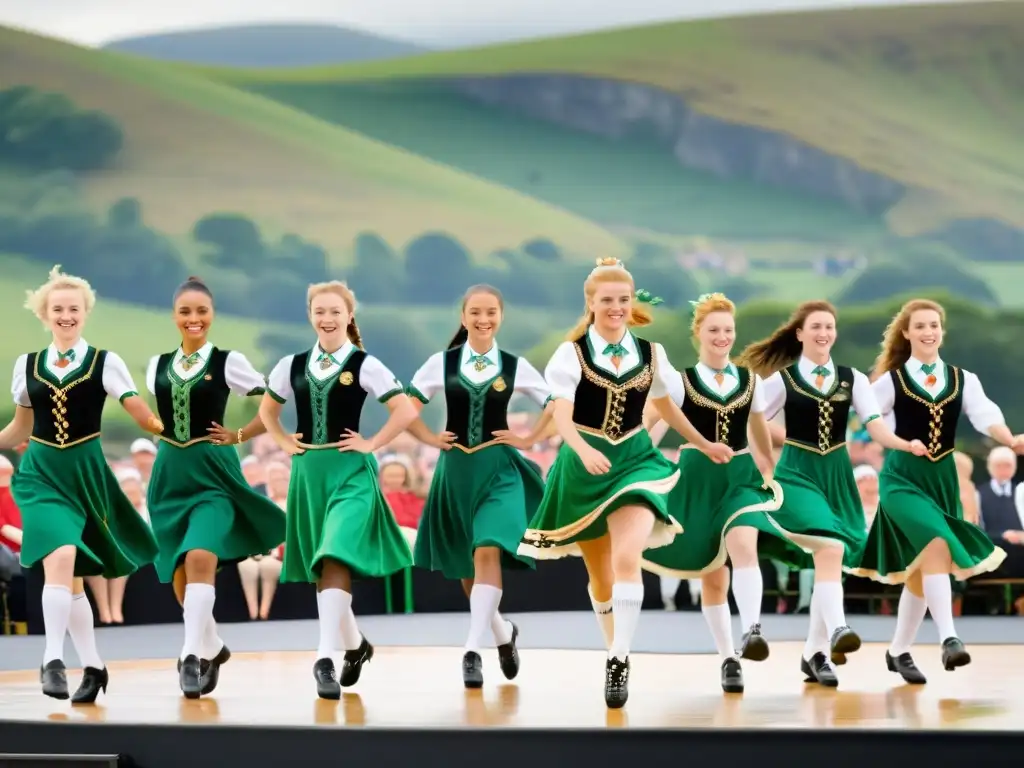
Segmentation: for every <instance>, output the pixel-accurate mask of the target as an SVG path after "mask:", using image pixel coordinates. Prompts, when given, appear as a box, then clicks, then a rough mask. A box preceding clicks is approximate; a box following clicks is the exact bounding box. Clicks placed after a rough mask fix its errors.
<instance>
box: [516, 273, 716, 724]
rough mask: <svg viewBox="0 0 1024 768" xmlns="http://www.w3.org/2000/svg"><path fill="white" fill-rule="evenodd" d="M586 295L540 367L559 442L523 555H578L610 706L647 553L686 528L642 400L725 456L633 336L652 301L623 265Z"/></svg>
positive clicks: (625, 667)
mask: <svg viewBox="0 0 1024 768" xmlns="http://www.w3.org/2000/svg"><path fill="white" fill-rule="evenodd" d="M583 293H584V298H585V301H586V306H585V313H584V316H583V318H582V319H581V320H580V322H579V324H578V325H577V326H576V328H574V329H573V331H572V332H571V333H570V334H569V337H568V338H569V341H566V342H565V343H563V344H562V345H561V346H559V347H558V349H557V350H556V351H555V354H554V356H553V357H552V358H551V361H550V362H549V363H548V365H547V368H546V370H545V379H546V380H547V383H548V386H549V387H550V389H551V394H552V397H553V398H555V400H554V411H553V418H554V420H555V425H556V427H557V429H558V432H559V434H560V435H561V437H562V439H563V441H564V442H563V444H562V447H561V448H560V449H559V453H558V457H557V458H556V460H555V463H554V465H553V466H552V467H551V469H550V472H549V474H548V479H547V484H546V486H545V490H544V498H543V499H542V500H541V503H540V506H539V507H538V509H537V512H536V514H535V515H534V517H533V519H532V520H531V521H530V523H529V527H528V528H527V531H526V534H525V535H524V537H523V542H522V544H520V546H519V552H520V554H525V555H528V556H530V557H534V558H558V557H564V556H566V555H570V554H581V555H582V556H583V558H584V561H585V563H586V566H587V572H588V575H589V577H590V586H589V589H590V594H591V600H592V602H593V604H594V609H595V612H596V613H598V615H599V616H603V617H605V621H607V618H609V614H610V618H611V622H610V623H611V624H612V628H611V635H612V637H611V641H610V643H608V645H609V650H608V659H607V663H606V669H605V702H606V703H607V705H608V706H609V707H610V708H613V709H614V708H619V707H622V706H623V705H624V704H625V703H626V700H627V698H628V693H629V688H628V686H629V669H630V664H629V651H630V645H631V643H632V639H633V634H634V632H635V631H636V626H637V621H638V620H639V618H640V607H641V604H642V603H643V596H644V588H643V582H642V579H641V570H640V561H641V558H642V554H643V551H644V550H645V549H651V548H654V547H661V546H665V545H666V544H669V543H670V542H671V541H672V539H673V538H674V537H675V535H676V534H677V533H680V532H682V528H681V527H680V525H679V523H678V522H676V520H675V519H674V518H673V517H672V516H671V515H670V514H669V512H668V509H667V506H666V501H667V494H668V493H669V491H671V490H672V488H673V487H674V486H675V484H676V482H677V481H678V480H679V471H678V470H677V469H676V468H675V467H674V466H672V463H671V462H669V461H668V460H667V459H666V458H665V457H664V456H662V454H661V453H660V452H659V451H658V450H657V449H656V448H655V447H654V445H653V444H652V442H651V438H650V435H649V434H648V433H647V430H645V429H644V425H643V415H644V406H645V405H646V403H647V400H648V398H650V399H652V400H654V401H655V403H656V405H657V407H658V411H659V413H660V415H661V417H662V418H663V419H664V420H665V421H666V422H668V424H669V426H671V427H672V428H673V429H675V430H676V431H678V432H679V433H680V434H682V435H683V436H684V437H685V438H687V439H688V440H690V441H691V442H692V443H694V444H695V445H696V446H697V447H698V448H699V449H700V450H702V451H705V452H706V453H708V454H709V455H710V456H712V457H713V458H715V459H717V460H721V461H728V460H729V459H731V458H732V450H731V449H730V448H729V447H728V446H726V445H724V444H722V443H711V442H710V441H708V440H707V439H705V438H704V437H703V436H702V435H701V434H700V433H699V432H698V431H697V430H696V429H694V427H693V426H692V425H691V424H690V422H689V421H688V420H687V418H686V417H685V416H684V415H683V413H682V412H681V411H680V410H679V408H678V406H676V405H675V404H674V403H673V402H672V400H671V398H670V397H669V383H668V380H667V374H666V372H667V371H671V366H670V365H669V364H668V360H667V358H666V356H665V351H664V349H662V347H661V346H660V345H659V344H653V343H651V342H649V341H646V340H644V339H640V338H637V337H636V336H634V335H633V333H632V331H631V330H630V329H631V328H633V327H639V326H645V325H648V324H650V322H651V319H652V317H651V313H650V311H649V310H648V309H647V306H645V304H647V303H655V302H657V299H653V298H652V297H651V296H650V294H648V293H647V292H646V291H639V292H638V291H636V288H635V285H634V283H633V277H632V275H630V273H629V272H628V271H627V270H626V268H625V267H624V266H623V264H622V262H620V261H618V260H616V259H603V260H600V261H599V262H598V266H597V267H596V268H595V269H594V270H593V271H592V272H591V273H590V274H589V275H588V277H587V279H586V281H585V282H584V284H583Z"/></svg>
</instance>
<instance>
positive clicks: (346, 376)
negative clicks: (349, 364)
mask: <svg viewBox="0 0 1024 768" xmlns="http://www.w3.org/2000/svg"><path fill="white" fill-rule="evenodd" d="M352 380H353V379H352V371H342V373H341V376H339V377H338V381H340V382H341V383H342V384H343V385H344V386H346V387H347V386H348V385H349V384H351V383H352Z"/></svg>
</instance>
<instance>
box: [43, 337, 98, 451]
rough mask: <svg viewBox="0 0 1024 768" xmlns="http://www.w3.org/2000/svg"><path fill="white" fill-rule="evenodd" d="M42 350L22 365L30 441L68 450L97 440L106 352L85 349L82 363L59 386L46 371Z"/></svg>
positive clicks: (90, 348)
mask: <svg viewBox="0 0 1024 768" xmlns="http://www.w3.org/2000/svg"><path fill="white" fill-rule="evenodd" d="M45 357H46V351H45V350H44V351H43V352H33V353H31V354H29V355H28V358H27V361H26V363H25V383H26V386H27V389H28V399H29V402H31V403H32V414H33V421H32V439H33V440H35V441H37V442H40V443H44V444H46V445H50V446H53V447H55V448H70V447H71V446H73V445H77V444H78V443H82V442H85V441H86V440H88V439H90V438H93V437H99V434H100V424H101V422H102V420H103V406H104V405H106V402H107V390H106V389H104V387H103V364H104V363H105V362H106V359H107V353H106V350H102V349H94V348H93V347H89V349H88V350H87V351H86V353H85V356H84V358H83V359H82V364H81V366H80V367H79V368H78V370H77V371H75V373H73V374H72V375H71V376H69V377H68V378H67V379H65V380H64V381H63V382H62V383H58V381H57V380H56V379H55V378H54V377H53V375H52V374H51V373H50V372H49V371H48V370H47V369H46V365H45Z"/></svg>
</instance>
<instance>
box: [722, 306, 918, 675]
mask: <svg viewBox="0 0 1024 768" xmlns="http://www.w3.org/2000/svg"><path fill="white" fill-rule="evenodd" d="M836 317H837V314H836V310H835V307H833V306H832V305H831V304H829V303H828V302H826V301H808V302H805V303H803V304H801V305H800V306H799V307H797V308H796V310H795V311H794V312H793V314H792V316H791V317H790V318H789V320H787V321H786V322H785V323H784V324H783V325H781V326H780V327H779V328H777V329H776V330H775V331H774V332H773V333H772V334H771V335H770V336H768V337H767V338H765V339H763V340H761V341H758V342H755V343H753V344H751V345H750V346H748V347H747V348H746V349H745V350H744V351H743V353H742V354H741V355H740V361H741V362H742V363H743V364H744V365H747V366H749V367H750V368H751V369H752V370H754V371H756V372H757V373H758V374H759V375H760V376H762V377H764V378H763V382H764V384H763V387H762V389H763V391H764V400H765V413H766V415H767V416H768V417H769V418H773V417H775V416H776V415H777V414H781V415H782V418H783V421H784V425H785V426H784V430H785V444H784V447H783V449H782V456H780V457H779V462H778V464H777V466H776V467H775V480H776V482H777V483H778V484H779V487H780V488H781V489H782V492H783V501H782V506H781V508H780V509H778V510H776V511H775V512H773V513H772V517H773V518H774V520H775V521H776V522H777V523H778V524H779V525H780V526H781V527H782V528H784V529H785V530H786V531H787V532H788V534H787V539H788V540H789V542H790V543H791V544H790V546H788V547H786V548H785V549H784V550H781V551H780V550H778V549H775V550H774V551H772V552H771V556H772V557H773V558H774V559H776V560H778V561H780V562H784V563H787V564H789V565H794V566H797V567H806V566H807V565H808V563H807V561H808V560H809V559H811V560H813V565H814V591H813V593H812V595H811V606H810V622H809V626H808V633H807V643H806V644H805V646H804V653H803V657H802V658H801V660H800V669H801V671H802V673H803V674H804V676H805V680H806V682H809V683H813V682H817V683H820V684H821V685H824V686H827V687H835V686H837V685H838V684H839V679H838V677H837V675H836V672H835V669H834V668H833V666H832V665H833V664H845V663H846V655H847V654H848V653H853V652H854V651H857V650H859V649H860V646H861V640H860V637H859V636H858V635H857V633H856V632H854V630H853V629H852V628H851V627H850V626H849V625H848V624H847V623H846V613H845V610H844V608H843V582H842V578H843V569H844V568H845V569H846V570H847V571H849V570H850V569H851V568H853V567H855V566H857V565H858V564H859V563H860V557H861V553H862V551H863V548H864V540H865V533H864V511H863V508H862V506H861V503H860V495H859V494H858V493H857V485H856V482H855V481H854V477H853V466H852V465H851V463H850V454H849V453H848V451H847V449H846V425H847V424H848V422H849V415H850V412H851V411H852V412H854V413H856V414H857V416H858V417H859V418H860V420H861V423H862V424H864V425H865V429H866V430H867V432H868V433H869V434H870V435H871V438H872V439H873V440H874V441H875V442H877V443H878V444H879V445H882V446H884V447H885V448H888V449H890V450H894V451H909V452H915V453H917V454H919V455H920V454H923V453H924V452H925V447H924V445H923V444H921V443H920V442H919V441H907V440H902V439H900V438H898V437H896V436H895V435H894V434H893V433H892V430H890V429H889V428H888V427H887V426H886V425H885V423H884V422H883V421H882V420H880V419H879V418H878V417H879V415H880V412H879V408H878V403H877V402H876V400H875V396H874V394H873V393H872V391H871V385H870V383H869V382H868V379H867V377H866V376H865V375H864V374H863V373H861V372H860V371H858V370H855V369H853V368H847V367H845V366H841V365H836V364H835V363H834V362H833V360H832V347H833V346H834V344H835V341H836V337H837V333H836Z"/></svg>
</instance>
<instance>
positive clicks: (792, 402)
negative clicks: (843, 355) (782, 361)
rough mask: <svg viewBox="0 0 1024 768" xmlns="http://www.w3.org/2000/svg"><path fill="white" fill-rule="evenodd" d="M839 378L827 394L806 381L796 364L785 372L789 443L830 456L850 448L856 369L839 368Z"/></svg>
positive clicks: (837, 377)
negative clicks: (848, 434)
mask: <svg viewBox="0 0 1024 768" xmlns="http://www.w3.org/2000/svg"><path fill="white" fill-rule="evenodd" d="M835 369H836V378H835V379H834V380H833V381H832V388H831V389H829V390H828V391H827V392H825V393H824V394H822V393H819V392H818V391H817V390H816V389H815V388H814V387H812V386H811V385H810V384H808V383H807V382H806V381H804V379H803V376H801V374H800V369H799V366H798V365H797V364H796V363H794V364H793V365H791V366H789V368H786V369H784V370H782V371H781V374H782V381H783V383H785V385H786V404H785V406H784V409H785V414H786V443H787V444H788V445H795V446H797V447H798V448H804V449H806V450H809V451H814V452H815V453H820V454H826V453H830V452H831V451H834V450H836V449H837V448H842V447H843V446H845V445H846V427H847V424H848V423H849V419H850V408H851V406H852V404H853V369H852V368H847V367H845V366H842V365H837V366H835Z"/></svg>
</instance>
